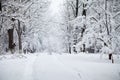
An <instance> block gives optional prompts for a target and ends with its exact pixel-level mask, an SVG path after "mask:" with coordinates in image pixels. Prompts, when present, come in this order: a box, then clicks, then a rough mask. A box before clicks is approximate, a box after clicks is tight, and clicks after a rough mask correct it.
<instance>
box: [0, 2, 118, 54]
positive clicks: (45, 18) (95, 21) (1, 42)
mask: <svg viewBox="0 0 120 80" xmlns="http://www.w3.org/2000/svg"><path fill="white" fill-rule="evenodd" d="M51 5H52V4H51V0H0V54H6V53H7V52H11V53H12V54H13V53H15V52H19V53H28V52H29V53H35V52H49V53H51V52H56V53H70V54H72V53H80V52H86V53H107V54H120V0H62V2H61V4H60V10H59V14H60V15H52V16H51V14H50V13H51V12H50V9H49V8H50V6H51ZM53 9H54V7H53ZM56 14H57V13H56Z"/></svg>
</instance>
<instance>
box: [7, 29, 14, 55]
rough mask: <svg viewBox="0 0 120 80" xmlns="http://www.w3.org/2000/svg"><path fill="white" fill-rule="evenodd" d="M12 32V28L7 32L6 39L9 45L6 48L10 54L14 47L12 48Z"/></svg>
mask: <svg viewBox="0 0 120 80" xmlns="http://www.w3.org/2000/svg"><path fill="white" fill-rule="evenodd" d="M13 31H14V28H12V29H9V30H8V38H9V45H8V48H9V50H10V51H11V52H12V51H13V49H14V47H13ZM12 53H13V52H12Z"/></svg>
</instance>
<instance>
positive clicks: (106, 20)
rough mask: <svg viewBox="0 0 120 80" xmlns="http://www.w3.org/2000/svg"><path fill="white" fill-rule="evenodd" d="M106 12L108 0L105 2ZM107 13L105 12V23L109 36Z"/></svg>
mask: <svg viewBox="0 0 120 80" xmlns="http://www.w3.org/2000/svg"><path fill="white" fill-rule="evenodd" d="M105 11H106V12H107V0H105ZM106 12H105V22H106V29H107V34H108V35H109V26H108V15H107V13H106Z"/></svg>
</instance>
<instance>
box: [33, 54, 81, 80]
mask: <svg viewBox="0 0 120 80" xmlns="http://www.w3.org/2000/svg"><path fill="white" fill-rule="evenodd" d="M43 62H44V63H43ZM33 68H34V72H33V75H34V80H81V79H80V77H79V76H78V75H77V74H76V72H75V71H72V70H70V69H69V68H67V67H65V66H64V65H63V64H62V63H60V62H59V61H58V60H57V58H56V57H55V56H51V55H43V56H38V57H37V59H36V62H35V63H34V67H33Z"/></svg>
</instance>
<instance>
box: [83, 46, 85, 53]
mask: <svg viewBox="0 0 120 80" xmlns="http://www.w3.org/2000/svg"><path fill="white" fill-rule="evenodd" d="M83 52H85V44H83Z"/></svg>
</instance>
